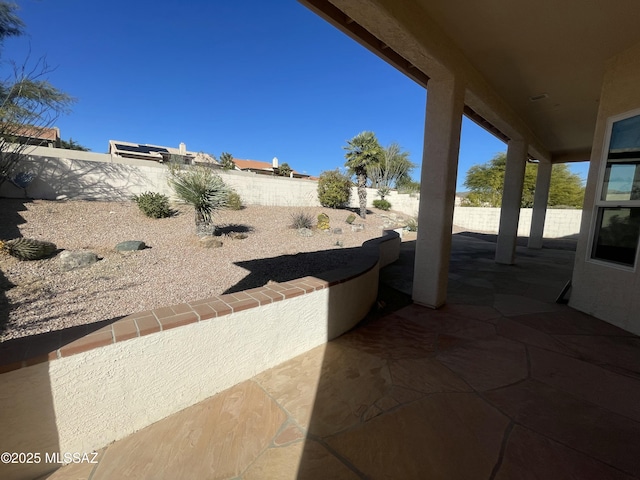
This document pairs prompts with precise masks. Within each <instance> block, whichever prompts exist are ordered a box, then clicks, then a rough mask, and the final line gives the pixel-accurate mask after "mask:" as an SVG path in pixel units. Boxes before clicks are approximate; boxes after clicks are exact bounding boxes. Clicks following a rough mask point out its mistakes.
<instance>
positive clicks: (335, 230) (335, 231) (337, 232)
mask: <svg viewBox="0 0 640 480" xmlns="http://www.w3.org/2000/svg"><path fill="white" fill-rule="evenodd" d="M333 233H334V235H342V229H341V228H334V229H333Z"/></svg>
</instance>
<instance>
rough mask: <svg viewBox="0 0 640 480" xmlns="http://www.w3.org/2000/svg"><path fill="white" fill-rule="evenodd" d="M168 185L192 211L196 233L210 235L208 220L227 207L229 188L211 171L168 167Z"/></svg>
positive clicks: (207, 169)
mask: <svg viewBox="0 0 640 480" xmlns="http://www.w3.org/2000/svg"><path fill="white" fill-rule="evenodd" d="M168 181H169V185H170V186H171V188H173V191H174V192H175V193H176V196H177V197H178V198H179V199H180V200H182V201H183V202H184V203H188V204H190V205H192V206H193V208H194V209H195V214H196V215H195V223H196V233H197V234H198V235H202V234H204V235H211V233H212V231H213V226H212V224H211V217H212V215H213V213H214V212H215V211H216V210H219V209H221V208H224V207H225V206H226V205H227V198H228V196H229V188H228V187H227V186H226V185H225V183H224V182H223V181H222V178H220V176H219V175H217V174H216V173H215V172H213V170H212V169H211V168H209V167H206V166H204V165H199V166H196V167H186V168H185V167H183V166H181V165H178V164H170V165H169V180H168Z"/></svg>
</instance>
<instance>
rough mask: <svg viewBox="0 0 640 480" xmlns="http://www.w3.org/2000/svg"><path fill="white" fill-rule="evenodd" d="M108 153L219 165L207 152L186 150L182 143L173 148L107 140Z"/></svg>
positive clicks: (141, 158) (146, 158)
mask: <svg viewBox="0 0 640 480" xmlns="http://www.w3.org/2000/svg"><path fill="white" fill-rule="evenodd" d="M109 153H111V154H112V155H118V156H119V157H123V158H135V159H139V160H153V161H156V162H168V161H171V160H181V161H183V162H184V163H208V164H213V165H219V164H218V162H217V161H216V159H215V158H213V157H212V156H211V155H209V154H207V153H203V152H189V151H187V147H186V145H185V144H184V143H181V144H180V147H178V148H173V147H163V146H161V145H149V144H146V143H132V142H123V141H120V140H109Z"/></svg>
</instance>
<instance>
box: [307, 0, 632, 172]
mask: <svg viewBox="0 0 640 480" xmlns="http://www.w3.org/2000/svg"><path fill="white" fill-rule="evenodd" d="M301 2H302V3H303V4H306V5H307V6H308V7H310V8H311V9H312V10H314V11H315V12H316V13H318V14H320V15H321V16H322V17H324V18H325V19H327V20H328V21H330V22H331V23H333V24H334V25H335V26H337V27H338V28H340V29H341V30H343V31H344V32H345V33H347V34H349V35H350V36H352V37H353V38H355V39H356V40H357V41H359V42H360V43H362V44H364V45H365V46H366V47H367V48H369V49H371V50H372V51H374V52H375V53H377V54H378V55H380V56H381V57H382V58H384V59H385V60H387V61H389V62H390V63H392V64H393V65H394V66H396V68H398V69H400V70H401V71H403V72H404V73H406V74H407V75H408V76H409V77H411V78H413V79H414V80H416V81H418V82H419V83H421V84H423V85H424V84H425V83H426V82H427V81H428V78H430V77H434V76H438V75H440V74H441V73H442V71H444V70H446V71H449V72H454V73H455V74H456V76H457V77H458V78H462V79H463V80H464V81H465V84H466V86H467V95H466V104H467V108H466V110H465V113H466V114H467V115H468V116H469V117H471V118H472V119H473V120H475V121H477V122H478V123H480V124H482V125H483V126H485V128H487V129H488V130H490V131H492V132H493V133H494V134H496V135H497V136H499V137H500V138H502V139H507V138H511V137H512V136H514V135H521V136H524V138H525V139H526V140H527V141H528V142H529V144H530V147H531V148H530V153H533V154H534V155H536V156H538V157H539V158H542V159H547V160H551V161H554V162H557V161H578V160H589V157H590V150H591V143H592V139H593V133H594V130H595V123H596V118H597V111H598V101H599V97H600V91H601V87H602V80H603V75H604V72H605V67H606V62H607V60H608V59H610V58H611V57H612V56H614V55H615V54H617V53H619V52H621V51H623V50H625V49H627V48H629V47H631V46H632V45H634V44H635V43H637V42H640V28H638V25H640V5H638V2H637V0H616V2H610V1H608V0H572V1H566V2H558V1H557V0H538V1H536V2H514V1H513V0H476V1H468V0H332V1H331V2H329V1H327V0H301Z"/></svg>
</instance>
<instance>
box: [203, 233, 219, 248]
mask: <svg viewBox="0 0 640 480" xmlns="http://www.w3.org/2000/svg"><path fill="white" fill-rule="evenodd" d="M222 245H223V243H222V242H221V241H220V240H218V239H217V238H216V237H214V236H212V235H205V236H204V237H202V238H200V246H201V247H202V248H220V247H221V246H222Z"/></svg>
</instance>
